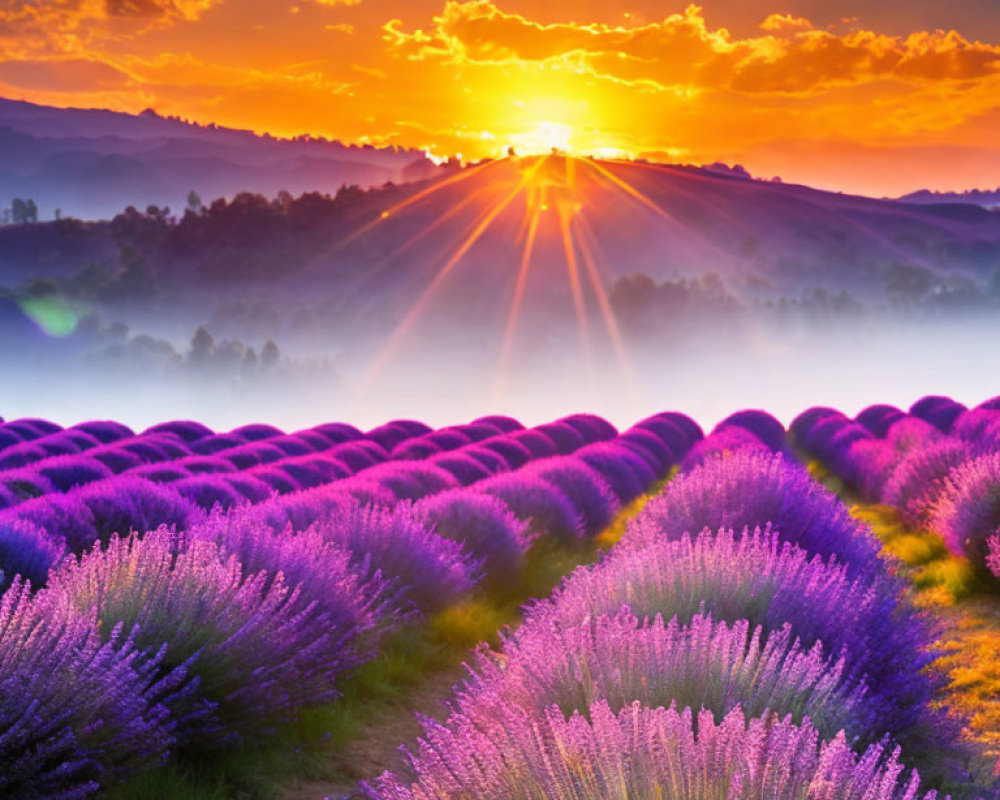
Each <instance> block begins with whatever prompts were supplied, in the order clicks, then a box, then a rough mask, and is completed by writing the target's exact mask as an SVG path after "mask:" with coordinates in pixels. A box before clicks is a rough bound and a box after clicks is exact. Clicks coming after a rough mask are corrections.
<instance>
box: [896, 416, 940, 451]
mask: <svg viewBox="0 0 1000 800" xmlns="http://www.w3.org/2000/svg"><path fill="white" fill-rule="evenodd" d="M943 437H944V434H943V433H941V431H939V430H938V429H937V428H935V427H934V426H933V425H931V424H930V423H929V422H927V421H925V420H922V419H920V418H919V417H901V418H900V419H898V420H896V421H895V422H893V423H892V424H891V425H890V426H889V427H888V429H887V430H886V434H885V438H886V441H887V442H889V443H890V444H891V445H892V446H893V447H895V448H896V450H898V451H899V452H901V453H905V452H907V451H909V450H912V449H913V448H914V447H926V446H927V445H929V444H931V443H932V442H936V441H940V440H941V439H942V438H943Z"/></svg>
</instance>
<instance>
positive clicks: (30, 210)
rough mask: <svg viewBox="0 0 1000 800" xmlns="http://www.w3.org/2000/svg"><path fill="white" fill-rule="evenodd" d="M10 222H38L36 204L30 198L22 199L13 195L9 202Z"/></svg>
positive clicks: (20, 223)
mask: <svg viewBox="0 0 1000 800" xmlns="http://www.w3.org/2000/svg"><path fill="white" fill-rule="evenodd" d="M10 217H11V222H13V223H14V224H15V225H25V224H27V223H30V222H38V206H37V205H35V201H34V200H32V199H30V198H29V199H28V200H24V199H22V198H20V197H15V198H14V199H13V200H12V201H11V204H10Z"/></svg>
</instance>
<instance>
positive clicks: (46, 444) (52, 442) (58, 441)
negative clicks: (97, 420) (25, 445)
mask: <svg viewBox="0 0 1000 800" xmlns="http://www.w3.org/2000/svg"><path fill="white" fill-rule="evenodd" d="M34 445H35V446H36V447H40V448H41V449H42V450H44V451H45V452H46V453H47V454H48V455H50V456H71V455H76V454H77V453H80V452H82V451H83V450H84V449H87V448H90V447H95V446H96V445H97V440H96V439H94V438H93V437H90V436H87V435H86V434H85V433H82V432H80V431H77V432H76V433H73V432H69V431H60V432H59V433H52V434H49V435H48V436H43V437H41V438H40V439H35V441H34Z"/></svg>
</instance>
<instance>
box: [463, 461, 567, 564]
mask: <svg viewBox="0 0 1000 800" xmlns="http://www.w3.org/2000/svg"><path fill="white" fill-rule="evenodd" d="M473 489H474V490H475V491H477V492H482V493H483V494H486V495H489V496H491V497H496V498H498V499H499V500H502V501H503V503H504V505H506V506H507V507H508V508H509V509H510V510H511V512H512V513H513V514H514V516H516V517H517V518H518V519H519V520H521V521H522V522H524V523H525V524H526V525H527V526H528V527H527V531H526V534H527V536H528V538H532V539H533V538H535V537H538V536H551V537H553V538H554V539H555V540H556V541H558V542H560V543H562V544H564V545H569V546H572V545H574V544H579V543H580V542H581V541H582V540H583V538H584V522H583V516H582V515H581V513H580V512H579V511H578V510H577V509H576V507H575V506H574V505H573V503H572V502H570V499H569V498H568V497H567V496H566V494H565V493H564V492H563V491H562V490H561V489H560V488H559V487H557V486H556V485H555V484H554V483H552V482H551V481H547V480H545V479H544V478H539V477H536V476H531V475H526V474H524V473H522V472H520V471H517V472H510V473H505V474H503V475H497V476H495V477H493V478H489V479H488V480H485V481H480V482H479V483H477V484H476V485H475V486H474V487H473Z"/></svg>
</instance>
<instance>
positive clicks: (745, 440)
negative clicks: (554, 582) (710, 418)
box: [363, 412, 953, 800]
mask: <svg viewBox="0 0 1000 800" xmlns="http://www.w3.org/2000/svg"><path fill="white" fill-rule="evenodd" d="M787 449H788V442H787V440H786V437H785V431H784V429H783V427H782V426H781V424H780V423H778V422H777V420H775V419H774V418H773V417H770V416H769V415H766V414H764V413H762V412H742V413H740V414H736V415H733V417H730V418H729V419H728V420H726V421H725V422H723V423H720V425H719V426H718V427H717V428H716V430H715V431H713V433H712V434H711V435H710V436H708V437H707V438H705V439H704V440H702V441H701V442H699V443H698V444H696V445H695V446H694V448H692V450H691V451H690V452H689V453H688V455H687V456H686V458H685V459H684V460H683V463H682V469H681V473H680V475H679V476H678V477H676V478H674V479H673V480H672V481H671V482H670V483H668V484H667V485H666V486H665V488H664V489H663V490H662V492H661V493H660V494H659V495H658V496H657V497H656V498H654V499H653V500H652V501H651V502H650V503H648V504H647V505H646V507H645V508H644V509H643V510H642V511H641V512H640V513H639V514H638V515H637V516H636V517H635V518H634V519H633V520H632V521H631V522H630V523H629V524H628V527H627V531H626V534H625V536H624V538H623V540H622V541H621V542H620V543H619V544H618V545H616V546H615V547H614V548H613V549H612V550H611V551H610V553H609V554H608V555H607V557H606V558H604V559H603V560H602V561H601V562H599V563H598V564H597V565H596V566H594V567H591V568H587V567H581V568H579V569H578V570H577V571H576V572H574V573H573V574H572V575H571V576H569V577H568V578H567V579H566V580H565V581H564V582H563V583H562V585H561V586H560V587H559V588H558V589H557V591H556V592H555V593H554V594H553V596H552V597H551V598H550V599H548V600H545V601H542V602H539V603H537V604H535V605H534V606H532V607H530V608H529V610H528V612H527V615H526V619H525V621H524V623H523V624H522V625H521V626H520V627H519V628H518V629H517V630H516V631H513V632H509V633H507V634H506V635H505V636H504V638H503V642H502V649H501V651H500V652H493V651H491V650H490V649H489V648H488V647H486V646H482V647H481V648H480V650H479V651H478V652H477V654H476V657H475V660H474V663H473V664H472V665H471V666H470V667H469V671H470V674H469V677H468V678H467V680H466V681H465V682H464V683H463V684H461V685H460V686H458V687H456V693H455V695H454V697H453V699H452V701H451V703H450V706H451V714H450V716H449V718H448V719H447V720H446V721H445V722H444V723H440V724H439V723H436V722H433V721H429V722H425V723H424V727H425V732H424V736H423V738H422V739H421V740H420V742H419V744H418V746H417V748H416V750H415V751H411V752H409V754H408V755H409V760H410V766H411V772H412V774H413V775H414V776H415V777H414V778H413V779H412V780H410V779H403V778H401V777H398V776H396V775H393V774H391V773H386V774H384V775H383V776H381V777H380V778H378V779H376V780H375V781H373V782H371V783H370V784H364V785H363V789H364V791H365V792H367V794H368V796H370V797H372V798H378V800H431V799H432V798H433V799H435V800H445V799H447V800H452V799H453V798H457V797H463V798H464V797H475V798H478V799H479V800H501V799H502V800H522V799H523V800H529V799H530V800H537V798H546V800H598V798H600V799H601V800H626V798H637V797H669V798H672V800H704V799H705V798H720V800H721V798H806V797H808V798H817V799H819V798H828V799H829V800H834V799H835V800H853V799H854V798H857V799H858V800H860V799H861V798H864V799H865V800H888V799H889V798H892V799H893V800H913V799H914V798H916V797H918V795H919V779H918V777H917V776H916V774H915V773H913V774H912V775H911V776H909V777H908V778H906V779H904V780H903V781H902V783H900V775H901V773H902V771H903V768H902V766H901V764H900V761H899V760H898V759H899V751H898V750H893V749H892V748H893V746H894V744H895V743H901V744H902V745H903V746H904V747H905V748H906V752H907V755H908V756H909V757H910V758H918V759H919V758H922V757H924V756H927V755H928V754H930V753H935V752H936V753H938V754H940V753H942V752H943V751H944V750H946V749H947V748H945V747H944V746H943V744H942V743H943V742H945V741H947V737H948V736H949V735H950V734H951V733H952V732H953V731H952V730H951V728H950V726H949V725H948V724H947V721H946V720H945V719H944V718H943V717H942V716H941V714H940V713H939V712H936V711H933V710H931V707H930V705H929V703H930V700H931V697H932V695H933V693H934V690H935V688H936V686H937V680H938V679H937V678H936V677H935V676H934V675H933V673H932V672H930V671H929V670H927V669H926V667H927V666H928V664H929V656H928V655H927V650H928V645H929V644H930V641H931V633H930V631H929V630H928V629H927V627H926V626H925V623H924V622H923V620H922V618H921V617H920V616H919V615H918V613H917V612H916V611H915V610H914V608H913V607H912V606H911V605H910V603H909V602H908V601H907V600H906V599H905V595H904V593H903V586H902V585H901V583H900V582H899V580H898V579H897V578H895V577H893V576H892V575H891V574H890V572H889V570H888V569H887V567H886V564H885V563H884V562H883V561H882V560H881V559H880V557H879V544H878V542H877V540H875V538H874V537H873V536H872V534H871V532H870V531H869V530H868V529H867V528H865V527H864V526H862V525H860V524H859V523H858V522H857V521H855V520H853V519H852V518H851V516H850V515H849V514H848V513H847V511H846V509H845V508H844V506H843V505H842V504H841V503H840V502H839V500H837V498H836V497H834V496H833V495H832V494H830V493H829V492H827V491H826V490H825V489H824V488H823V487H822V486H820V485H819V484H818V483H816V482H815V481H813V480H812V479H811V478H810V476H809V475H808V473H807V472H806V470H805V469H804V468H803V467H802V466H801V465H799V464H798V463H797V462H795V461H794V460H793V459H792V458H790V457H788V456H787V455H786V453H785V452H782V451H786V450H787ZM884 737H888V741H886V739H885V738H884ZM923 796H924V797H925V798H928V800H929V799H930V798H934V797H935V793H934V792H930V793H927V794H926V795H923Z"/></svg>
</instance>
